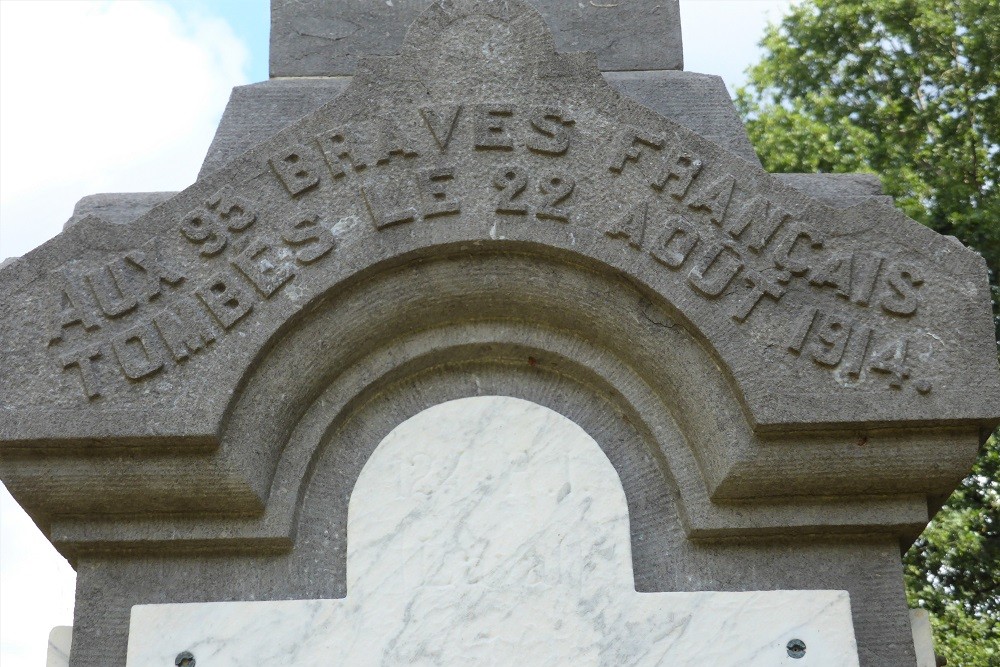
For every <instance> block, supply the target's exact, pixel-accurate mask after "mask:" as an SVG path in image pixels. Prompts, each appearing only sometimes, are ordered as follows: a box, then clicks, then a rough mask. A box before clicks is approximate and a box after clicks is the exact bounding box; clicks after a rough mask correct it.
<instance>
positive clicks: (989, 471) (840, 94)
mask: <svg viewBox="0 0 1000 667" xmlns="http://www.w3.org/2000/svg"><path fill="white" fill-rule="evenodd" d="M761 46H762V47H763V48H764V56H763V58H762V59H761V61H760V62H759V63H758V64H757V65H755V66H753V67H752V68H751V69H750V70H749V72H748V74H749V84H748V85H747V87H745V88H743V89H741V90H739V91H738V92H737V100H736V102H737V106H738V107H739V109H740V111H741V113H742V114H743V115H744V118H745V119H746V121H747V131H748V132H749V134H750V139H751V141H752V142H753V144H754V146H755V147H756V149H757V152H758V154H759V155H760V158H761V161H762V162H763V163H764V166H765V168H766V169H768V170H769V171H772V172H817V171H818V172H870V173H874V174H877V175H879V176H880V177H881V179H882V183H883V187H884V189H885V191H886V193H887V194H891V195H893V196H894V197H895V198H896V202H897V204H898V205H899V206H900V207H902V208H903V209H904V210H905V211H906V212H907V214H908V215H910V216H911V217H913V218H915V219H916V220H919V221H920V222H922V223H924V224H926V225H928V226H929V227H931V228H932V229H935V230H937V231H939V232H941V233H942V234H950V235H952V236H956V237H958V239H959V240H961V241H962V242H963V243H965V244H966V245H968V246H970V247H972V248H974V249H976V250H978V251H979V252H980V253H981V254H982V255H983V256H984V257H985V258H986V262H987V265H988V266H989V269H990V283H991V287H992V289H993V309H994V322H995V324H996V332H997V338H998V340H1000V309H998V302H1000V289H998V286H997V280H998V277H1000V183H998V181H1000V2H997V0H802V1H801V2H800V3H798V4H796V5H795V6H793V7H792V8H791V9H790V11H789V13H788V14H787V16H786V17H785V18H784V19H783V20H782V21H781V23H780V24H777V25H772V26H770V27H769V28H768V30H767V32H766V33H765V36H764V39H763V40H762V42H761ZM998 433H1000V431H998V432H996V433H994V434H993V436H992V437H991V438H990V439H989V441H988V442H987V443H986V445H984V447H983V450H982V452H981V455H980V457H979V459H978V460H977V462H976V466H975V468H974V469H973V471H972V473H971V474H970V475H969V476H968V477H967V478H966V479H965V480H964V481H963V483H962V485H961V486H960V488H959V489H958V490H957V491H956V492H955V493H954V494H953V495H952V496H951V497H950V498H949V499H948V501H947V503H946V504H945V505H944V507H943V508H942V510H941V511H940V512H939V513H938V514H937V516H936V517H935V519H934V521H933V522H932V523H931V524H930V526H928V528H927V530H926V531H925V532H924V533H923V535H921V537H920V538H919V539H918V541H917V542H916V543H915V544H914V546H913V547H912V548H911V549H910V551H909V552H908V553H907V555H906V557H905V567H906V580H907V588H908V591H907V594H908V597H909V600H910V602H911V604H914V605H917V604H919V605H921V606H923V607H926V608H927V609H928V610H929V611H930V612H931V614H932V623H933V626H934V629H935V640H936V645H937V650H938V651H939V653H941V654H943V655H944V656H945V657H947V658H948V664H949V665H957V666H964V667H1000V584H998V581H1000V483H998V479H1000V443H998Z"/></svg>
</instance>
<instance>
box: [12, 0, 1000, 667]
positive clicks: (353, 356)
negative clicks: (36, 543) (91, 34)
mask: <svg viewBox="0 0 1000 667" xmlns="http://www.w3.org/2000/svg"><path fill="white" fill-rule="evenodd" d="M677 16H678V9H677V2H676V0H674V1H672V2H671V1H670V0H658V2H655V3H653V2H647V1H646V0H632V1H631V2H628V3H598V2H591V3H589V4H582V3H581V4H579V5H573V4H563V3H555V2H541V1H539V2H538V3H537V9H536V8H535V7H534V6H533V5H531V4H528V3H525V2H522V1H521V0H441V1H439V2H435V3H429V2H411V1H406V0H403V1H400V0H397V1H396V2H395V3H384V4H383V3H376V2H367V1H366V2H363V3H359V2H354V1H353V0H352V1H350V2H349V1H348V0H275V1H274V3H273V6H272V36H271V58H272V60H271V71H272V79H271V80H270V81H267V82H264V83H260V84H254V85H251V86H244V87H241V88H237V89H235V90H234V92H233V95H232V98H231V101H230V105H229V107H228V108H227V110H226V113H225V115H224V117H223V120H222V123H221V125H220V127H219V130H218V133H217V135H216V138H215V141H214V142H213V144H212V146H211V149H210V150H209V154H208V156H207V157H206V159H205V163H204V166H203V169H202V172H201V174H200V175H199V176H198V180H197V182H196V183H195V184H194V185H192V186H191V187H189V188H188V189H186V190H184V191H183V192H180V193H143V194H133V195H95V196H93V197H88V198H85V199H84V200H82V201H81V202H80V203H79V204H78V206H77V211H76V213H75V214H74V216H73V218H72V219H71V220H70V221H69V222H68V223H67V227H66V229H65V230H64V231H63V233H62V234H60V235H59V236H58V237H56V238H55V239H53V240H51V241H49V242H48V243H46V244H44V245H43V246H41V247H39V248H37V249H36V250H34V251H32V252H31V253H28V254H27V255H25V256H24V257H22V258H20V259H19V260H17V261H15V262H13V263H10V264H8V265H6V266H5V267H3V269H2V270H0V304H2V306H0V321H2V324H0V336H2V338H3V348H2V349H3V350H4V362H3V364H4V366H3V372H2V373H0V402H2V409H3V418H2V419H0V475H2V478H3V481H4V483H5V484H6V485H7V486H8V488H9V489H10V491H11V493H12V494H13V495H14V497H15V498H17V500H18V501H19V502H20V503H21V504H22V506H24V508H25V509H26V510H27V511H28V512H29V513H30V514H31V516H32V517H33V519H34V520H35V522H36V523H37V524H38V525H39V527H40V528H42V530H43V531H44V532H45V533H46V535H48V537H49V539H50V540H51V541H52V543H53V544H54V545H55V547H56V548H57V549H58V550H59V551H60V552H61V553H62V554H63V555H65V556H66V557H67V558H68V559H69V560H70V562H71V563H72V564H73V565H74V567H75V568H76V570H77V573H78V580H77V581H78V584H77V599H76V611H75V623H74V628H73V631H72V643H71V648H70V662H69V664H70V665H72V666H73V667H85V666H86V667H89V666H98V665H100V666H107V665H118V666H121V665H128V666H129V667H138V666H140V665H141V666H143V667H147V666H149V667H154V666H156V665H165V666H169V665H170V664H174V665H186V666H187V667H193V666H194V665H196V664H197V665H200V666H201V667H209V666H212V665H247V664H289V665H321V664H322V665H326V664H331V663H332V662H337V663H338V664H350V665H375V664H379V665H411V664H412V665H469V664H474V665H480V664H481V665H515V664H517V665H521V664H526V665H546V666H549V665H609V666H610V665H659V664H670V665H761V666H769V665H802V666H808V665H813V666H826V667H831V666H850V665H865V666H872V667H874V666H878V667H883V666H904V665H905V666H907V667H912V666H913V665H915V664H916V657H915V653H914V643H913V639H912V637H911V629H910V620H909V618H910V616H909V612H908V610H907V607H906V601H905V598H904V595H903V582H902V571H901V565H900V551H901V549H905V548H906V547H907V546H908V545H909V544H910V543H911V542H912V540H913V539H914V538H915V537H916V535H918V534H919V533H920V531H921V530H922V528H923V527H924V526H925V525H926V523H927V521H928V520H929V518H930V516H931V515H932V514H933V513H934V512H935V511H936V509H937V508H938V507H939V506H940V504H941V502H943V499H944V498H946V497H947V496H948V494H949V493H950V492H951V491H952V489H953V488H954V487H955V486H956V484H957V483H958V481H959V480H960V479H961V478H962V476H963V475H964V474H965V472H966V471H967V469H968V468H969V466H970V465H971V463H972V461H973V460H974V457H975V455H976V452H977V449H978V446H979V444H980V442H981V440H982V438H983V437H984V436H985V435H986V434H987V433H989V432H990V430H991V429H992V428H993V427H994V426H995V425H996V424H997V423H998V421H1000V373H998V368H997V363H996V356H995V347H994V343H993V337H992V325H991V320H990V308H989V296H988V288H987V280H986V267H985V263H984V262H983V260H982V259H981V258H980V257H979V256H978V255H976V254H975V253H973V252H971V251H969V250H967V249H966V248H964V247H963V246H962V245H961V244H960V243H958V242H957V241H955V240H954V239H950V238H947V237H942V236H940V235H938V234H936V233H935V232H932V231H930V230H929V229H927V228H925V227H922V226H921V225H919V224H917V223H916V222H914V221H912V220H910V219H908V218H906V216H905V215H903V214H902V213H901V212H900V211H898V210H896V209H895V208H893V206H892V202H891V200H889V199H888V198H886V197H883V196H880V195H881V193H880V192H879V190H878V187H877V183H876V182H875V181H874V180H873V179H870V178H868V177H862V176H838V177H833V176H823V175H792V176H776V175H771V174H768V173H766V172H765V171H764V170H763V169H762V168H761V166H760V164H759V162H758V161H757V159H756V157H755V156H754V154H753V151H752V149H751V148H750V145H749V143H748V141H747V138H746V135H745V133H744V131H743V128H742V126H741V125H740V123H739V119H738V118H737V116H736V114H735V111H734V110H733V107H732V104H731V103H730V102H729V99H728V96H727V95H726V92H725V88H724V86H723V85H722V83H721V81H720V80H718V79H717V78H714V77H710V76H705V75H698V74H689V73H685V72H682V71H680V69H679V68H680V65H681V56H680V33H679V22H678V20H677ZM407 26H409V27H408V29H406V28H407ZM404 35H405V36H404ZM887 131H891V128H889V129H888V130H887ZM53 641H54V642H55V643H57V644H58V646H59V647H60V648H59V650H60V651H65V643H64V642H63V640H62V639H58V641H57V640H55V639H54V640H53Z"/></svg>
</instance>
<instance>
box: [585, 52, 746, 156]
mask: <svg viewBox="0 0 1000 667" xmlns="http://www.w3.org/2000/svg"><path fill="white" fill-rule="evenodd" d="M604 78H605V79H607V80H608V83H610V84H611V87H612V88H614V89H615V90H617V91H618V92H619V93H621V94H622V95H626V96H628V97H631V98H632V99H634V100H635V101H636V102H639V103H640V104H642V105H645V106H647V107H649V108H650V109H652V110H653V111H655V112H657V113H658V114H660V115H661V116H664V117H666V118H669V119H670V120H672V121H674V122H676V123H679V124H680V125H683V126H684V127H686V128H688V129H689V130H694V131H695V132H696V133H698V134H700V135H701V136H703V137H705V138H706V139H710V140H711V141H714V142H715V143H717V144H719V145H721V146H723V147H724V148H727V149H729V150H730V151H732V152H733V153H735V154H736V155H739V156H740V157H742V158H744V159H746V160H750V161H751V162H753V163H754V164H757V165H759V164H760V160H759V159H758V158H757V153H756V152H754V149H753V146H751V145H750V139H749V138H748V137H747V131H746V128H744V127H743V122H742V121H741V120H740V116H739V114H738V113H737V112H736V106H735V105H734V104H733V101H732V100H731V99H730V98H729V91H728V90H726V84H725V83H724V82H723V81H722V77H719V76H714V75H710V74H696V73H694V72H675V71H660V72H606V73H605V74H604Z"/></svg>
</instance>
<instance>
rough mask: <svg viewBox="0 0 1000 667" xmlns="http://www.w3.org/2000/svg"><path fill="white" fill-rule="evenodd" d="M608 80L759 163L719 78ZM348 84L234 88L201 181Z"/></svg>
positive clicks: (297, 81)
mask: <svg viewBox="0 0 1000 667" xmlns="http://www.w3.org/2000/svg"><path fill="white" fill-rule="evenodd" d="M604 78H605V80H606V81H607V82H608V83H609V84H611V87H612V88H614V89H615V90H617V91H618V92H620V93H622V94H623V95H626V96H628V97H631V98H632V99H634V100H635V101H636V102H639V103H640V104H643V105H645V106H647V107H649V108H650V109H652V110H653V111H655V112H657V113H659V114H661V115H662V116H665V117H666V118H669V119H670V120H673V121H676V122H677V123H680V124H681V125H683V126H684V127H687V128H689V129H691V130H693V131H695V132H697V133H698V134H700V135H702V136H703V137H705V138H706V139H710V140H712V141H714V142H716V143H718V144H720V145H722V146H724V147H726V148H728V149H729V150H731V151H733V152H734V153H736V154H737V155H740V156H742V157H743V158H745V159H747V160H750V161H751V162H753V163H755V164H760V161H759V160H758V159H757V154H756V153H755V152H754V150H753V147H752V146H751V145H750V140H749V139H748V138H747V133H746V129H745V128H744V127H743V123H742V122H741V121H740V118H739V114H737V113H736V107H735V106H734V105H733V103H732V100H730V99H729V93H728V91H727V90H726V86H725V84H724V83H723V81H722V79H721V78H720V77H717V76H712V75H708V74H695V73H693V72H674V71H646V72H604ZM349 83H350V77H316V78H287V79H271V80H270V81H263V82H261V83H253V84H250V85H247V86H238V87H236V88H233V92H232V95H231V96H230V98H229V103H228V104H227V105H226V110H225V112H224V113H223V115H222V121H221V122H220V123H219V128H218V130H216V133H215V138H214V139H213V140H212V145H211V146H210V147H209V149H208V154H207V155H206V157H205V161H204V163H203V164H202V166H201V172H200V173H199V174H198V177H199V178H203V177H205V176H207V175H208V174H210V173H212V172H213V171H216V170H217V169H220V168H221V167H223V166H225V165H226V164H227V163H228V162H229V161H231V160H233V159H234V158H236V157H238V156H239V155H241V154H243V153H245V152H246V151H248V150H250V149H251V148H253V147H254V146H256V145H257V144H259V143H262V142H263V141H266V140H267V139H270V138H271V137H273V136H274V135H275V134H277V133H278V132H279V131H280V130H282V129H284V128H285V127H287V126H288V125H291V124H292V123H293V122H295V121H296V120H298V119H299V118H301V117H303V116H305V115H306V114H309V113H311V112H313V111H315V110H317V109H319V108H320V107H321V106H323V105H324V104H326V103H327V102H330V101H331V100H333V99H334V98H336V97H337V96H338V95H340V94H341V93H342V92H344V90H345V89H346V88H347V85H348V84H349ZM807 176H808V175H807ZM793 187H794V185H793Z"/></svg>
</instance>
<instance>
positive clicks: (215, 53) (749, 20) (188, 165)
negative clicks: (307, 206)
mask: <svg viewBox="0 0 1000 667" xmlns="http://www.w3.org/2000/svg"><path fill="white" fill-rule="evenodd" d="M359 1H360V0H359ZM790 2H791V0H681V20H682V29H683V33H684V56H685V69H687V70H689V71H696V72H705V73H710V74H718V75H720V76H722V77H723V79H724V80H725V81H726V83H727V85H729V86H730V90H733V89H734V88H735V86H737V85H739V84H740V83H742V82H743V71H744V70H745V69H746V68H747V67H748V66H749V65H751V64H752V63H753V62H754V61H756V60H757V58H758V57H759V50H758V48H757V46H756V44H757V42H758V41H759V40H760V37H761V36H762V33H763V30H764V27H765V25H766V24H767V21H768V19H769V18H770V19H775V18H778V17H780V15H781V13H782V12H783V11H785V10H786V9H787V8H788V6H789V4H790ZM269 7H270V5H269V1H268V0H141V1H140V0H135V1H131V2H125V1H121V0H119V1H117V2H112V1H109V0H101V1H96V0H95V1H90V0H66V1H62V2H60V1H57V0H47V1H46V2H39V1H37V0H0V146H2V147H3V150H2V151H0V261H2V260H3V259H5V258H7V257H17V256H20V255H21V254H23V253H25V252H27V251H29V250H31V249H32V248H34V247H36V246H38V245H40V244H41V243H43V242H45V241H46V240H47V239H49V238H51V237H52V236H54V235H55V234H57V233H58V232H59V231H60V229H61V228H62V225H63V223H64V222H65V221H66V220H67V218H69V216H70V215H71V213H72V210H73V206H74V204H75V202H76V201H78V200H79V199H80V198H81V197H83V196H85V195H88V194H93V193H98V192H129V191H171V190H180V189H182V188H184V187H186V186H187V185H189V184H190V183H191V182H192V181H193V180H194V178H195V175H196V174H197V172H198V167H199V166H200V164H201V160H202V158H203V157H204V155H205V151H206V150H207V148H208V145H209V143H210V142H211V139H212V136H213V134H214V131H215V127H216V126H217V124H218V121H219V118H220V117H221V115H222V111H223V109H224V108H225V104H226V101H227V100H228V97H229V91H230V90H231V88H232V87H233V86H237V85H244V84H247V83H251V82H255V81H263V80H265V79H267V76H268V61H267V59H268V34H269V28H270V26H269V23H270V8H269ZM73 586H74V574H73V571H72V570H71V568H70V567H69V565H68V563H66V561H65V560H64V559H62V557H61V556H59V554H58V553H56V552H55V550H54V549H53V548H52V547H51V545H49V544H48V542H47V541H46V539H45V537H44V536H42V534H41V533H40V532H39V531H38V529H37V528H36V527H35V526H34V524H33V523H32V522H31V520H30V519H29V518H28V517H27V515H25V514H24V512H23V511H21V509H20V508H19V507H18V506H17V504H16V503H15V502H14V500H13V499H12V498H11V497H10V495H9V494H8V493H7V491H6V489H3V488H0V663H2V664H4V665H8V664H9V665H40V664H44V662H45V658H44V655H45V644H46V637H47V635H48V631H49V629H50V628H51V627H52V626H54V625H68V624H70V623H72V609H73Z"/></svg>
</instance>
